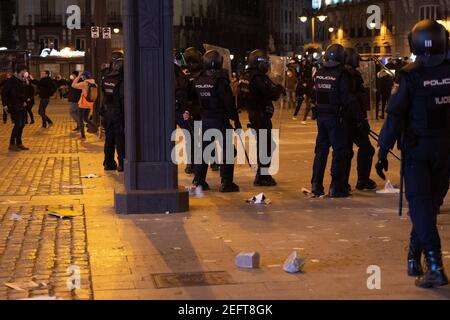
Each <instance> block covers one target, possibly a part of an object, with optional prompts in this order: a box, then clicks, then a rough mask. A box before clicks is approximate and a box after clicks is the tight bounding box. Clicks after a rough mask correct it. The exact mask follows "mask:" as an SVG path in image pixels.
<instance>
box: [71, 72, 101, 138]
mask: <svg viewBox="0 0 450 320" xmlns="http://www.w3.org/2000/svg"><path fill="white" fill-rule="evenodd" d="M80 80H81V81H80ZM72 88H74V89H78V90H82V93H81V97H80V101H79V102H78V107H79V108H78V127H79V129H80V133H81V139H82V140H86V133H85V123H87V124H88V126H91V127H95V126H96V125H95V123H94V122H93V121H91V119H90V118H91V116H92V114H93V111H94V103H95V100H94V99H93V98H92V97H91V94H92V92H93V91H94V90H95V91H96V90H97V89H96V88H97V84H96V83H95V80H94V79H92V75H91V73H90V72H89V71H84V72H83V73H82V74H79V75H78V77H76V78H75V79H74V80H73V82H72ZM94 88H95V89H94ZM95 99H96V97H95Z"/></svg>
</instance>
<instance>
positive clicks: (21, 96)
mask: <svg viewBox="0 0 450 320" xmlns="http://www.w3.org/2000/svg"><path fill="white" fill-rule="evenodd" d="M28 76H29V73H28V70H27V67H26V66H19V67H17V70H16V73H15V74H14V76H13V77H11V78H9V79H8V80H7V81H6V83H5V84H4V86H3V89H2V104H3V109H4V110H5V111H7V112H9V113H10V114H11V118H12V120H13V122H14V127H13V129H12V132H11V139H10V144H9V151H12V152H18V151H27V150H29V149H28V148H27V147H25V146H24V145H23V143H22V133H23V128H24V126H25V117H26V107H27V104H28V99H29V97H28V90H27V80H26V79H27V78H28Z"/></svg>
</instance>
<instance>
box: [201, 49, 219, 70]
mask: <svg viewBox="0 0 450 320" xmlns="http://www.w3.org/2000/svg"><path fill="white" fill-rule="evenodd" d="M203 67H204V68H205V69H207V70H220V69H222V67H223V57H222V56H221V55H220V53H219V52H218V51H217V50H208V51H207V52H206V53H205V55H204V56H203Z"/></svg>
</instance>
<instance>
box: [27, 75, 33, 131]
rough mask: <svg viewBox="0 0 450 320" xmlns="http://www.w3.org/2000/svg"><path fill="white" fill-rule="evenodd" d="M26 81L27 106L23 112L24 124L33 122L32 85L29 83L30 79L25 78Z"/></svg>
mask: <svg viewBox="0 0 450 320" xmlns="http://www.w3.org/2000/svg"><path fill="white" fill-rule="evenodd" d="M26 83H27V96H28V99H27V106H26V111H27V112H26V114H25V124H34V113H33V107H34V93H35V90H34V86H33V85H32V84H31V82H30V79H29V78H27V79H26Z"/></svg>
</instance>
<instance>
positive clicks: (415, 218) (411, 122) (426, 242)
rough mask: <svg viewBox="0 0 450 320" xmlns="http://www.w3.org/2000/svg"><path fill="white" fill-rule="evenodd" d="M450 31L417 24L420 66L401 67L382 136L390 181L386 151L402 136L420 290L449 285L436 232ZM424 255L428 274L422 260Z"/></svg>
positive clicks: (449, 93)
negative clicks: (424, 269) (449, 32)
mask: <svg viewBox="0 0 450 320" xmlns="http://www.w3.org/2000/svg"><path fill="white" fill-rule="evenodd" d="M448 37H449V35H448V32H447V31H446V30H445V28H444V27H443V26H442V25H440V24H439V23H437V22H436V21H433V20H424V21H421V22H419V23H418V24H416V25H415V26H414V28H413V30H412V32H411V33H410V35H409V42H410V46H411V51H412V52H413V53H414V54H415V55H416V56H417V59H416V62H415V63H412V64H410V65H408V66H406V67H405V68H403V69H402V70H401V71H400V72H399V74H398V77H397V79H396V82H395V85H394V88H393V91H392V97H391V100H390V101H389V107H388V118H387V121H386V123H385V125H384V127H383V130H382V132H381V135H380V152H379V162H378V164H377V172H378V174H379V175H380V177H382V178H384V179H385V178H386V177H385V174H384V171H387V170H388V166H389V163H388V159H387V157H388V152H389V150H390V149H392V148H393V147H394V145H395V143H396V141H397V140H398V139H399V138H400V137H401V141H400V143H399V144H400V146H401V148H402V154H403V155H404V157H403V158H404V159H403V161H404V163H403V165H402V166H403V169H404V176H405V182H406V196H407V198H408V201H409V208H410V216H411V220H412V224H413V228H412V232H411V239H410V249H409V254H408V275H410V276H414V277H418V278H417V280H416V286H418V287H421V288H436V287H440V286H444V285H447V284H448V279H447V276H446V274H445V272H444V267H443V264H442V254H441V242H440V237H439V232H438V229H437V226H436V224H437V213H438V211H439V209H440V206H442V204H443V201H444V199H445V196H446V194H447V192H448V187H449V181H448V176H449V173H448V171H449V164H448V155H449V150H450V111H449V110H450V99H449V97H450V79H449V74H450V62H449V61H446V59H445V56H446V53H447V49H448ZM422 254H424V255H425V261H426V265H427V271H426V273H424V271H423V268H422V265H421V258H422Z"/></svg>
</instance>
